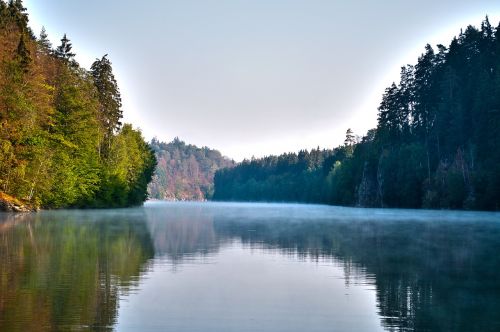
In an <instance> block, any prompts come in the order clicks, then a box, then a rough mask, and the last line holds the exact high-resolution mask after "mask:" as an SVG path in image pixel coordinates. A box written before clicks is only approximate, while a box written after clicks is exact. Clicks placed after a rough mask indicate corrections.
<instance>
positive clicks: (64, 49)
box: [55, 34, 76, 66]
mask: <svg viewBox="0 0 500 332" xmlns="http://www.w3.org/2000/svg"><path fill="white" fill-rule="evenodd" d="M72 48H73V45H72V44H71V43H70V40H69V39H68V37H67V36H66V34H64V37H63V38H62V39H61V45H59V46H58V47H57V48H56V51H55V55H56V56H57V57H58V58H60V59H62V60H63V61H66V62H67V63H69V64H70V65H71V66H75V65H76V61H75V55H76V54H75V53H73V52H71V49H72Z"/></svg>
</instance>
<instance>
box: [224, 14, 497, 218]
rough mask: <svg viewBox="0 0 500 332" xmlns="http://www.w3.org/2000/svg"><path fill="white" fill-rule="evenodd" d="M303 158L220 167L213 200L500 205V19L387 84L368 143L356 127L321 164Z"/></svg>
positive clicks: (428, 53)
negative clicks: (496, 24)
mask: <svg viewBox="0 0 500 332" xmlns="http://www.w3.org/2000/svg"><path fill="white" fill-rule="evenodd" d="M295 165H297V159H296V158H295V157H292V158H287V157H286V156H281V157H268V158H264V159H259V160H253V161H244V162H243V163H241V164H240V165H238V166H237V167H235V168H233V169H229V170H221V171H219V172H218V173H217V174H216V176H215V195H214V198H215V199H219V200H265V201H268V200H269V201H275V200H279V201H300V202H320V203H329V204H341V205H351V206H373V207H406V208H422V207H424V208H447V209H448V208H452V209H484V210H498V209H500V26H499V27H498V28H496V29H495V28H493V27H492V26H491V24H490V22H489V20H488V18H486V19H485V20H484V21H483V22H482V24H481V27H480V28H476V27H473V26H469V27H467V29H465V31H462V32H461V33H460V34H459V36H458V37H456V38H454V39H453V40H452V41H451V44H450V45H449V46H448V47H445V46H443V45H438V46H437V48H436V49H434V48H433V47H431V46H430V45H427V46H426V47H425V52H424V53H423V54H422V55H421V56H420V57H419V59H418V62H417V64H416V65H408V66H405V67H403V68H402V70H401V80H400V82H399V83H397V84H396V83H394V84H392V85H391V86H390V87H388V88H387V89H386V91H385V93H384V95H383V98H382V102H381V104H380V107H379V118H378V126H377V128H376V129H373V130H370V131H369V132H368V133H367V134H366V136H364V137H363V138H362V140H361V141H360V142H356V141H355V140H354V137H353V136H352V133H351V132H348V135H347V137H346V142H345V144H344V146H340V147H338V148H336V149H335V150H334V152H333V154H332V155H331V156H328V157H327V158H324V160H323V163H322V164H321V165H320V166H317V167H316V168H314V167H295V168H294V166H295ZM284 169H288V170H287V171H283V170H284ZM297 179H300V181H297ZM276 188H281V189H280V192H279V193H276V190H277V189H276ZM285 188H287V189H285ZM282 190H283V191H282Z"/></svg>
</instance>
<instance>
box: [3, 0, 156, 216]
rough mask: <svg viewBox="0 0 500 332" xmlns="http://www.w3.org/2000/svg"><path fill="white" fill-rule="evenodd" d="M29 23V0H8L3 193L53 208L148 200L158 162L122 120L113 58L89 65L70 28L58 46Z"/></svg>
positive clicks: (134, 131)
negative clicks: (82, 62)
mask: <svg viewBox="0 0 500 332" xmlns="http://www.w3.org/2000/svg"><path fill="white" fill-rule="evenodd" d="M24 19H26V22H24V21H23V20H24ZM26 23H27V14H26V13H25V9H24V7H23V6H22V3H21V1H19V0H17V1H11V2H10V3H9V5H6V4H5V3H4V2H3V1H1V0H0V45H5V46H6V47H5V48H3V49H1V50H0V151H1V152H2V153H1V155H0V192H5V193H6V194H9V195H11V196H14V197H17V198H19V199H22V200H25V201H27V202H30V203H31V204H35V205H39V206H42V207H49V208H60V207H109V206H113V207H122V206H130V205H138V204H141V203H142V202H143V201H144V200H145V199H146V198H147V184H148V182H149V181H150V180H151V177H152V173H153V170H154V167H155V164H156V161H155V158H154V155H153V153H152V152H151V150H150V149H149V147H148V145H147V144H146V143H145V141H144V139H143V138H142V136H141V134H140V132H139V131H136V130H134V129H133V128H132V127H131V126H130V125H125V126H123V127H122V126H121V123H120V120H121V110H120V107H121V103H120V102H119V100H120V96H119V91H118V86H117V83H116V81H115V80H114V76H113V74H112V68H111V62H109V60H108V59H107V58H106V57H103V58H102V60H100V61H101V62H102V63H103V65H102V66H101V67H102V68H104V69H102V68H101V67H100V68H101V69H96V68H94V71H93V72H88V71H87V70H85V69H83V68H80V67H79V66H78V64H77V63H76V61H75V60H74V53H72V52H71V49H72V46H71V43H70V42H69V39H68V38H67V37H66V35H65V36H64V38H63V39H62V44H61V45H60V46H59V47H58V48H57V49H56V50H55V52H52V50H51V45H50V43H49V42H48V37H47V34H46V32H45V31H44V30H43V31H42V33H41V39H40V40H39V41H36V40H34V38H33V37H32V36H31V34H30V32H29V31H28V29H26V28H24V26H25V24H26ZM20 25H21V27H20ZM35 54H36V56H33V55H35ZM96 73H100V75H96ZM106 80H107V81H106ZM103 82H104V83H103ZM108 83H111V84H108ZM103 96H104V97H106V96H110V98H112V99H113V100H114V101H115V104H113V105H112V107H111V106H110V104H109V102H108V99H106V98H104V97H103ZM111 108H112V112H113V116H112V119H111V120H109V121H103V119H109V112H110V109H111ZM103 132H106V135H103ZM103 146H106V147H107V150H106V153H102V152H103Z"/></svg>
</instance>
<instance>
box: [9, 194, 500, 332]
mask: <svg viewBox="0 0 500 332" xmlns="http://www.w3.org/2000/svg"><path fill="white" fill-rule="evenodd" d="M499 250H500V214H498V213H483V212H481V213H479V212H452V211H416V210H390V209H384V210H378V209H352V208H340V207H329V206H320V205H318V206H315V205H293V204H239V203H163V202H150V203H147V204H146V205H145V206H144V207H142V208H135V209H123V210H106V211H95V210H88V211H77V210H75V211H45V212H41V213H39V214H26V215H13V214H0V330H2V331H3V330H6V331H10V330H26V331H27V330H57V329H59V330H67V329H76V330H79V329H83V330H85V329H100V330H106V329H107V330H117V331H136V330H141V331H158V330H161V331H332V330H335V331H377V330H390V331H398V330H404V331H443V330H453V331H460V330H461V331H495V330H498V329H499V328H500V318H499V317H498V312H500V300H499V299H500V280H499V278H498V277H497V275H498V268H499V267H500V258H499V257H498V252H500V251H499Z"/></svg>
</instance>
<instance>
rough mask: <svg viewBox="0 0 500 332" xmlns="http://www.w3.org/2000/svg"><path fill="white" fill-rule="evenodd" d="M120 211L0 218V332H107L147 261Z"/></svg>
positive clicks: (144, 237) (135, 220) (143, 239)
mask: <svg viewBox="0 0 500 332" xmlns="http://www.w3.org/2000/svg"><path fill="white" fill-rule="evenodd" d="M124 211H125V210H124ZM124 211H122V212H98V213H97V212H94V213H92V212H77V211H57V212H43V213H40V214H23V215H13V214H0V331H58V330H75V329H76V330H82V329H84V330H86V329H97V330H112V328H113V325H114V324H115V323H116V316H117V308H118V302H119V299H120V296H121V295H123V294H126V293H127V292H129V291H130V290H131V289H134V288H137V287H138V276H139V275H140V274H141V272H142V271H143V270H144V269H145V265H146V263H147V261H148V260H149V259H150V258H152V257H153V256H154V251H153V247H152V245H151V242H150V238H149V233H148V232H147V229H146V227H145V223H144V221H143V218H141V214H142V213H141V212H140V211H138V210H136V211H135V212H134V213H132V214H131V213H130V211H127V213H124Z"/></svg>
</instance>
